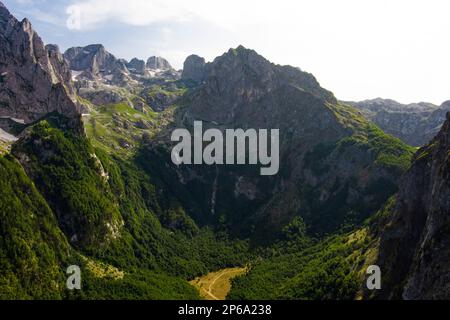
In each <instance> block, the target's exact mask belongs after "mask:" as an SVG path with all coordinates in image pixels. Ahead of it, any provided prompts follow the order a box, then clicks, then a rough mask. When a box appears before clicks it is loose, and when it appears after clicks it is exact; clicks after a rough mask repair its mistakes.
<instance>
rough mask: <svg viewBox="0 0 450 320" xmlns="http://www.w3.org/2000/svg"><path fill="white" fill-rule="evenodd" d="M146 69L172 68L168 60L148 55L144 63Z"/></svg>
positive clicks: (164, 69)
mask: <svg viewBox="0 0 450 320" xmlns="http://www.w3.org/2000/svg"><path fill="white" fill-rule="evenodd" d="M146 66H147V68H148V69H151V70H163V71H166V70H171V69H173V68H172V66H171V65H170V63H169V61H167V60H166V59H164V58H162V57H155V56H153V57H150V58H148V60H147V64H146Z"/></svg>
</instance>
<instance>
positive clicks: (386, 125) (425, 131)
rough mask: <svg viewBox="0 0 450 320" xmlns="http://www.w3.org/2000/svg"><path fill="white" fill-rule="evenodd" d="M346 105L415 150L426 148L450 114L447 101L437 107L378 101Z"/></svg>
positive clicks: (429, 104) (422, 103) (423, 103)
mask: <svg viewBox="0 0 450 320" xmlns="http://www.w3.org/2000/svg"><path fill="white" fill-rule="evenodd" d="M346 103H348V104H350V105H352V106H355V107H356V108H358V109H360V110H361V112H362V113H363V114H364V116H365V117H366V118H367V119H369V120H371V121H372V122H374V123H375V124H376V125H378V126H379V127H380V128H381V129H383V130H384V131H385V132H386V133H389V134H392V135H393V136H394V137H397V138H399V139H402V140H403V141H404V142H406V143H408V144H409V145H412V146H415V147H419V146H423V145H425V144H427V143H428V142H430V141H431V139H433V138H434V137H435V136H436V134H437V133H438V132H439V130H440V129H441V127H442V125H443V124H444V121H445V115H446V113H447V112H448V111H450V101H447V102H444V103H443V104H442V105H441V106H436V105H434V104H431V103H426V102H421V103H413V104H408V105H405V104H401V103H398V102H397V101H394V100H389V99H381V98H378V99H373V100H365V101H361V102H346Z"/></svg>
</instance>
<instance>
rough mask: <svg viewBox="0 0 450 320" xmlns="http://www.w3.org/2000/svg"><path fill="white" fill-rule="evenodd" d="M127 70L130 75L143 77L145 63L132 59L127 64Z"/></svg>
mask: <svg viewBox="0 0 450 320" xmlns="http://www.w3.org/2000/svg"><path fill="white" fill-rule="evenodd" d="M127 68H128V70H129V71H130V72H131V73H135V74H139V75H144V74H145V68H146V67H145V61H144V60H139V59H137V58H134V59H132V60H131V61H130V62H129V63H128V64H127Z"/></svg>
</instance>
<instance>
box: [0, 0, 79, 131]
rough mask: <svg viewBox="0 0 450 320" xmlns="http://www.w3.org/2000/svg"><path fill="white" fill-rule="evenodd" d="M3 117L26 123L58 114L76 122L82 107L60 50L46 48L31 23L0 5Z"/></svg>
mask: <svg viewBox="0 0 450 320" xmlns="http://www.w3.org/2000/svg"><path fill="white" fill-rule="evenodd" d="M0 83H1V86H0V117H3V118H13V119H16V120H18V121H20V122H23V123H30V122H33V121H36V120H38V119H40V118H42V117H43V116H45V115H46V114H48V113H50V112H53V111H57V112H59V113H61V114H63V115H65V116H67V117H69V118H74V119H76V118H77V117H78V115H79V110H80V108H81V106H80V105H79V104H78V102H77V100H76V96H75V94H74V88H73V86H72V84H71V82H70V74H69V72H68V69H67V66H66V65H65V62H64V60H63V59H62V56H61V54H60V53H59V50H58V48H57V47H56V46H53V45H49V46H47V47H44V44H43V42H42V40H41V38H40V37H39V36H38V35H37V34H36V33H35V32H34V30H33V29H32V26H31V24H30V22H29V21H28V20H27V19H24V20H23V21H22V22H19V21H17V19H15V18H14V17H13V16H12V15H11V14H10V13H9V11H8V10H7V9H6V8H5V7H4V6H3V4H1V3H0Z"/></svg>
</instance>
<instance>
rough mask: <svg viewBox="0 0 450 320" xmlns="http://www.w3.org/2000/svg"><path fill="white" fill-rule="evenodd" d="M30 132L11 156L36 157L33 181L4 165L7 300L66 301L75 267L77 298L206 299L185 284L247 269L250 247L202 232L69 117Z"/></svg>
mask: <svg viewBox="0 0 450 320" xmlns="http://www.w3.org/2000/svg"><path fill="white" fill-rule="evenodd" d="M62 129H64V131H63V130H62ZM27 130H28V134H27V135H26V138H24V139H23V140H22V141H20V142H19V143H17V144H16V145H15V146H14V149H13V151H12V154H14V155H15V156H16V157H18V158H20V157H22V158H23V157H26V158H27V171H28V172H29V173H30V177H31V180H30V178H29V177H28V176H27V175H26V174H25V172H24V170H23V168H22V167H21V165H20V164H19V162H18V161H17V160H15V159H14V157H13V156H12V155H8V156H4V157H2V158H1V165H2V166H1V177H0V183H1V184H2V188H1V190H2V202H1V206H2V208H1V209H2V210H1V213H2V224H1V228H2V230H1V231H2V232H1V235H2V238H1V248H2V252H1V255H0V257H1V260H0V261H1V265H2V268H1V272H2V276H1V277H0V278H1V279H2V282H1V283H0V286H1V288H0V292H1V293H2V297H3V298H29V297H34V298H61V297H64V296H66V295H67V294H68V293H67V292H65V290H64V287H65V276H64V271H65V268H66V267H68V266H69V265H71V264H77V265H80V266H82V267H83V270H84V271H85V272H83V275H84V282H83V283H84V284H85V288H84V289H85V290H83V291H82V294H81V295H75V296H73V298H113V299H115V298H117V299H126V298H130V299H131V298H135V299H136V298H149V299H179V298H197V297H198V295H197V293H196V291H195V290H194V289H193V288H192V287H191V286H189V285H188V283H187V281H186V280H189V279H192V278H194V277H195V276H198V275H201V274H204V273H207V272H208V271H210V270H217V269H221V268H225V267H229V266H235V265H240V264H243V263H245V262H246V261H247V259H248V245H247V244H246V242H244V241H229V240H228V239H227V237H226V236H220V234H219V235H217V234H215V233H213V231H212V230H210V229H208V228H199V227H197V225H196V224H195V223H194V222H193V221H192V220H191V219H190V218H189V217H188V216H186V214H185V213H184V211H183V209H182V208H181V207H180V205H179V204H177V203H176V201H175V200H174V199H170V198H167V197H165V195H164V192H162V193H161V194H158V188H157V187H155V185H154V184H153V182H152V179H151V178H150V177H149V176H148V175H147V174H146V173H145V172H143V171H142V170H140V169H139V168H138V167H137V166H136V165H134V164H133V163H130V162H128V163H126V162H124V161H123V160H121V159H120V158H117V157H116V158H114V157H111V156H110V155H108V154H106V153H104V152H102V151H101V150H95V149H94V148H93V147H92V146H91V144H90V143H89V141H88V140H87V139H85V138H83V137H80V136H79V135H77V134H76V133H75V132H72V131H71V130H70V129H68V127H67V126H66V120H65V119H64V118H63V117H61V116H57V115H51V116H49V117H48V118H47V119H45V120H42V121H40V122H39V123H37V124H35V125H34V126H32V127H30V128H28V129H27ZM106 172H107V174H106ZM3 235H6V236H7V237H8V238H4V236H3ZM86 257H89V258H86ZM87 261H89V262H90V263H87ZM102 265H104V266H103V267H101V266H102ZM95 266H100V267H98V268H97V267H95ZM108 268H113V270H118V271H117V272H119V273H123V276H121V277H119V278H117V277H114V272H108ZM93 269H94V270H95V269H100V270H101V269H104V270H106V271H104V272H102V275H100V276H99V275H98V272H97V273H96V272H93ZM109 273H112V274H113V276H112V277H111V276H109V275H108V274H109ZM70 297H72V296H70Z"/></svg>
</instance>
